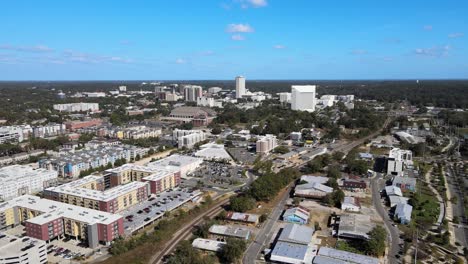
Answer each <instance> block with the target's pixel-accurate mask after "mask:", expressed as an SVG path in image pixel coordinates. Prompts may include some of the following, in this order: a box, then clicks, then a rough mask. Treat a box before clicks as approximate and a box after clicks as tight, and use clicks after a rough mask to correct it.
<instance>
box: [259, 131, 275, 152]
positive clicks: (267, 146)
mask: <svg viewBox="0 0 468 264" xmlns="http://www.w3.org/2000/svg"><path fill="white" fill-rule="evenodd" d="M256 146H257V153H268V152H270V151H272V150H273V149H274V148H276V147H277V146H278V142H277V140H276V136H275V135H270V134H267V135H265V136H264V137H262V138H260V139H259V140H257V143H256Z"/></svg>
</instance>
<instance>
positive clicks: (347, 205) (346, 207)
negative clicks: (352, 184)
mask: <svg viewBox="0 0 468 264" xmlns="http://www.w3.org/2000/svg"><path fill="white" fill-rule="evenodd" d="M341 210H343V211H350V212H359V211H361V204H360V203H359V199H358V198H356V197H351V196H346V197H345V198H344V200H343V202H342V203H341Z"/></svg>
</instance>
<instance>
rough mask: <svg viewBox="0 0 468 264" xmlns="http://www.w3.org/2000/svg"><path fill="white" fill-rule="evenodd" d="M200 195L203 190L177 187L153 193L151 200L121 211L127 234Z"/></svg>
mask: <svg viewBox="0 0 468 264" xmlns="http://www.w3.org/2000/svg"><path fill="white" fill-rule="evenodd" d="M200 195H201V192H200V191H198V190H196V191H189V190H188V189H180V188H176V189H174V190H172V191H166V192H163V193H160V194H158V195H152V196H151V198H149V200H147V201H145V202H143V203H141V204H138V205H135V206H132V207H131V208H129V209H127V210H125V211H122V212H120V213H119V214H120V215H122V216H123V217H124V230H125V235H131V234H132V233H133V232H135V231H137V230H139V229H141V228H143V227H144V226H146V225H149V224H151V223H152V222H154V221H156V220H158V219H159V218H161V217H163V216H164V213H165V212H170V211H172V210H174V209H175V208H178V207H179V206H181V205H183V204H185V203H186V202H188V201H190V200H192V199H194V198H196V197H198V196H200Z"/></svg>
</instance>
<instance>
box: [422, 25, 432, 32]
mask: <svg viewBox="0 0 468 264" xmlns="http://www.w3.org/2000/svg"><path fill="white" fill-rule="evenodd" d="M423 28H424V30H427V31H431V30H432V25H425V26H424V27H423Z"/></svg>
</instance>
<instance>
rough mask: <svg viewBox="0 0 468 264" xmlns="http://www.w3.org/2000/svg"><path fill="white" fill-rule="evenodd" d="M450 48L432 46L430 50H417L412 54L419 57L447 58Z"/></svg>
mask: <svg viewBox="0 0 468 264" xmlns="http://www.w3.org/2000/svg"><path fill="white" fill-rule="evenodd" d="M451 49H452V48H451V47H450V46H449V45H445V46H434V47H431V48H417V49H415V50H414V53H415V54H416V55H419V56H427V57H443V56H447V55H448V54H449V52H450V50H451Z"/></svg>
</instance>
